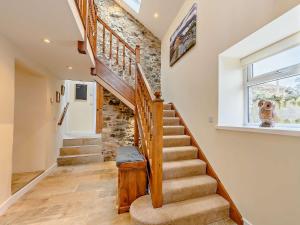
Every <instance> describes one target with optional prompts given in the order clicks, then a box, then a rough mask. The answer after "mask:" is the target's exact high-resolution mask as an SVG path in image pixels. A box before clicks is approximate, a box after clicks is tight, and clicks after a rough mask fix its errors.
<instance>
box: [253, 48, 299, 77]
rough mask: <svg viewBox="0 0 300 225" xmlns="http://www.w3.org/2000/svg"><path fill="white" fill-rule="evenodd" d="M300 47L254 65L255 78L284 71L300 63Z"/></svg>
mask: <svg viewBox="0 0 300 225" xmlns="http://www.w3.org/2000/svg"><path fill="white" fill-rule="evenodd" d="M299 56H300V45H299V46H297V47H294V48H290V49H288V50H286V51H283V52H281V53H278V54H276V55H273V56H271V57H268V58H265V59H263V60H261V61H258V62H256V63H253V76H254V77H255V76H259V75H262V74H265V73H269V72H272V71H276V70H279V69H283V68H285V67H289V66H293V65H296V64H299V63H300V57H299Z"/></svg>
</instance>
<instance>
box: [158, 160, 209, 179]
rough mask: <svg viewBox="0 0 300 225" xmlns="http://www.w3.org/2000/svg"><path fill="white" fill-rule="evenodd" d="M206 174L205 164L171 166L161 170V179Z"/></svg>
mask: <svg viewBox="0 0 300 225" xmlns="http://www.w3.org/2000/svg"><path fill="white" fill-rule="evenodd" d="M204 174H206V165H205V164H203V165H197V166H189V167H181V168H172V169H167V170H164V171H163V179H164V180H168V179H174V178H181V177H190V176H197V175H204Z"/></svg>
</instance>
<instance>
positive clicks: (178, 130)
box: [163, 127, 184, 136]
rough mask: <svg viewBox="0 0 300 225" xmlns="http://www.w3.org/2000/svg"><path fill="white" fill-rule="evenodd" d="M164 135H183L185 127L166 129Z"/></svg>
mask: <svg viewBox="0 0 300 225" xmlns="http://www.w3.org/2000/svg"><path fill="white" fill-rule="evenodd" d="M163 131H164V135H165V136H166V135H183V134H184V127H168V128H164V130H163Z"/></svg>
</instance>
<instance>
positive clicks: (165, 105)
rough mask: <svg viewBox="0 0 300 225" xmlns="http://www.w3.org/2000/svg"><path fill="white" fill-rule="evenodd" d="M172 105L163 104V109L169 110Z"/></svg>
mask: <svg viewBox="0 0 300 225" xmlns="http://www.w3.org/2000/svg"><path fill="white" fill-rule="evenodd" d="M171 109H172V105H171V104H164V110H171Z"/></svg>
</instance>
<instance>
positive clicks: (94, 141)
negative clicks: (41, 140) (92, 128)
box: [63, 138, 101, 147]
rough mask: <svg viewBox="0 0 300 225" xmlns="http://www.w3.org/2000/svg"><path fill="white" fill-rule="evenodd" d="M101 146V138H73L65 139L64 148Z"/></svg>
mask: <svg viewBox="0 0 300 225" xmlns="http://www.w3.org/2000/svg"><path fill="white" fill-rule="evenodd" d="M99 144H101V139H100V138H72V139H64V140H63V146H64V147H67V146H81V145H99Z"/></svg>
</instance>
